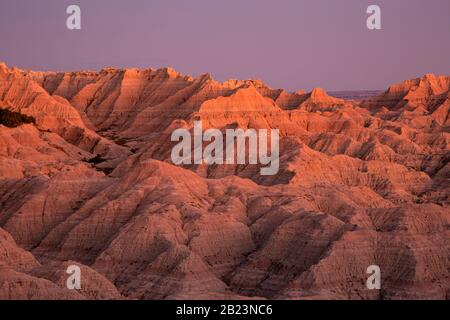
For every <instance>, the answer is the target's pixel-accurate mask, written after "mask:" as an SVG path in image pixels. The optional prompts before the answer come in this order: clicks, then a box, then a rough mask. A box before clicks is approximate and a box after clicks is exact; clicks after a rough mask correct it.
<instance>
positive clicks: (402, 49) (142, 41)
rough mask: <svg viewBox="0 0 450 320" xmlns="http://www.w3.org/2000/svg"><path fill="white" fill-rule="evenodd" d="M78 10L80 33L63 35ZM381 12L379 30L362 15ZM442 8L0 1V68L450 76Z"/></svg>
mask: <svg viewBox="0 0 450 320" xmlns="http://www.w3.org/2000/svg"><path fill="white" fill-rule="evenodd" d="M69 4H78V5H80V7H81V10H82V30H80V31H69V30H67V29H66V26H65V21H66V18H67V15H66V13H65V11H66V7H67V6H68V5H69ZM369 4H378V5H379V6H380V7H381V9H382V28H383V29H382V30H381V31H369V30H368V29H367V28H366V19H367V15H366V13H365V12H366V8H367V6H368V5H369ZM449 14H450V1H449V0H428V1H426V0H420V1H419V0H388V1H387V0H370V1H366V0H339V1H337V0H304V1H302V0H226V1H225V0H223V1H219V0H179V1H174V0H126V1H118V0H82V1H76V0H69V1H67V0H39V1H35V0H1V1H0V41H1V44H0V60H2V61H4V62H6V63H7V64H8V65H9V66H17V67H19V68H30V69H35V70H77V69H100V68H102V67H104V66H113V67H162V66H171V67H173V68H175V69H176V70H178V71H180V72H182V73H185V74H191V75H199V74H201V73H204V72H210V73H211V74H212V75H213V77H214V78H216V79H218V80H221V81H222V80H226V79H228V78H239V79H247V78H260V79H262V80H264V81H265V82H266V83H267V84H269V85H270V86H272V87H283V88H286V89H290V90H296V89H310V88H312V87H316V86H320V87H324V88H326V89H327V90H347V89H384V88H385V87H387V86H388V85H389V84H391V83H396V82H399V81H402V80H404V79H408V78H414V77H417V76H421V75H423V74H425V73H437V74H446V75H449V74H450V17H449Z"/></svg>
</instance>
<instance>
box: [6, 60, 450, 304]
mask: <svg viewBox="0 0 450 320" xmlns="http://www.w3.org/2000/svg"><path fill="white" fill-rule="evenodd" d="M449 92H450V78H449V77H443V76H440V77H438V76H434V75H426V76H424V77H422V78H418V79H414V80H408V81H405V82H403V83H402V84H399V85H393V86H391V87H390V88H389V89H388V90H387V91H386V92H384V93H381V94H380V95H378V96H376V97H374V98H371V99H368V100H364V101H358V100H345V99H340V98H335V97H333V96H331V95H329V94H328V93H327V92H326V91H325V90H323V89H314V90H313V91H312V92H304V91H301V90H299V91H297V92H293V93H291V92H287V91H285V90H282V89H272V88H270V87H268V86H267V85H265V84H264V83H263V82H262V81H260V80H229V81H227V82H224V83H220V82H218V81H215V80H214V79H212V78H211V76H210V75H208V74H205V75H202V76H199V77H198V78H192V77H189V76H184V75H181V74H179V73H178V72H176V71H175V70H173V69H170V68H164V69H145V70H137V69H125V70H123V69H120V70H119V69H111V68H107V69H103V70H101V71H100V72H92V71H83V72H71V73H53V72H34V71H22V70H18V69H13V68H8V67H7V66H6V65H4V64H1V65H0V108H2V109H8V110H11V111H14V112H19V113H21V114H24V115H27V116H30V117H33V118H34V119H35V123H25V124H23V125H19V126H17V127H14V128H9V127H6V126H3V125H0V299H127V298H130V299H174V298H189V299H192V298H193V299H197V298H201V299H228V298H230V299H241V298H260V299H263V298H277V299H296V298H306V299H323V298H336V299H349V298H351V299H402V298H413V299H423V298H437V299H445V298H448V297H449V296H450V274H449V272H450V260H449V257H450V229H449V226H450V210H449V194H450V165H449V158H450V151H449V141H450V134H449V125H450V122H449V121H450V120H449V119H450V118H449V108H450V93H449ZM194 121H202V125H203V129H204V130H206V129H209V128H216V129H219V130H225V129H227V128H241V129H249V128H252V129H278V130H279V132H280V170H279V171H278V173H277V174H276V175H273V176H262V175H260V170H259V169H260V168H259V165H231V164H228V165H210V166H208V165H205V164H200V165H185V166H175V165H174V164H173V163H172V162H171V158H170V153H171V149H172V147H173V145H174V143H173V142H172V141H171V133H172V132H173V131H174V130H175V129H177V128H187V129H191V128H192V127H193V122H194ZM70 265H78V266H79V267H80V269H81V275H82V277H81V279H82V284H83V285H82V288H83V289H82V290H79V291H73V290H69V289H67V288H66V278H67V276H68V275H67V274H66V269H67V267H68V266H70ZM370 265H378V266H379V267H380V269H381V277H382V281H381V283H382V287H381V290H369V289H368V288H367V287H366V280H367V277H368V274H367V273H366V270H367V267H368V266H370Z"/></svg>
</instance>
